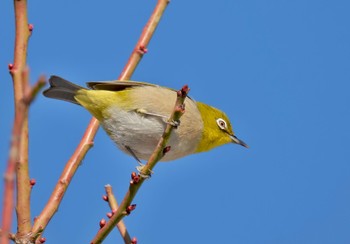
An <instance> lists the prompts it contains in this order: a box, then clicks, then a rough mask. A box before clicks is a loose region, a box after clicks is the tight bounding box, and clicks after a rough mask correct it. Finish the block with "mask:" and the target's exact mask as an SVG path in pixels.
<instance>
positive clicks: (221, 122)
mask: <svg viewBox="0 0 350 244" xmlns="http://www.w3.org/2000/svg"><path fill="white" fill-rule="evenodd" d="M216 123H217V124H218V126H219V127H220V129H222V130H226V129H227V125H226V121H225V120H223V119H221V118H219V119H217V120H216Z"/></svg>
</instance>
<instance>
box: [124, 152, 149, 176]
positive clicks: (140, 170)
mask: <svg viewBox="0 0 350 244" xmlns="http://www.w3.org/2000/svg"><path fill="white" fill-rule="evenodd" d="M125 148H126V150H128V152H129V153H130V154H131V156H133V158H134V159H135V160H136V161H137V163H138V164H139V166H137V167H136V169H137V171H138V172H139V175H140V176H141V177H142V178H145V179H148V178H151V176H152V174H153V171H152V170H149V172H148V173H147V174H142V173H141V172H142V169H143V168H144V167H145V165H144V164H143V163H142V162H141V160H140V159H139V158H138V157H137V156H136V154H135V153H134V151H133V150H132V149H131V148H130V147H129V146H125Z"/></svg>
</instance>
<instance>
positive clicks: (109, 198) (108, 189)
mask: <svg viewBox="0 0 350 244" xmlns="http://www.w3.org/2000/svg"><path fill="white" fill-rule="evenodd" d="M105 190H106V194H107V195H106V199H105V200H106V201H108V204H109V207H110V208H111V210H112V212H111V213H109V214H108V217H109V218H111V217H112V216H113V214H114V213H115V212H116V211H117V209H118V202H117V199H116V198H115V196H114V194H113V190H112V186H111V185H106V186H105ZM117 228H118V230H119V233H120V235H121V236H122V237H123V239H124V243H125V244H130V243H131V238H130V235H129V233H128V230H127V229H126V226H125V224H124V221H122V220H121V221H120V222H119V223H117Z"/></svg>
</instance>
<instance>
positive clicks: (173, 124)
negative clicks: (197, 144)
mask: <svg viewBox="0 0 350 244" xmlns="http://www.w3.org/2000/svg"><path fill="white" fill-rule="evenodd" d="M167 124H169V125H171V126H172V127H174V128H175V129H177V127H179V126H180V120H169V121H168V122H167Z"/></svg>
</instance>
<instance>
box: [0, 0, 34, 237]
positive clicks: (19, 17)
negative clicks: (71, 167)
mask: <svg viewBox="0 0 350 244" xmlns="http://www.w3.org/2000/svg"><path fill="white" fill-rule="evenodd" d="M14 11H15V25H16V36H15V50H14V63H13V64H10V65H9V69H10V74H11V76H12V80H13V87H14V102H15V119H14V125H13V129H12V138H11V146H10V147H11V148H10V155H9V159H8V164H7V170H6V173H5V190H4V206H3V213H4V214H3V220H2V225H3V230H2V231H3V233H8V232H9V230H10V228H11V222H12V210H13V205H14V199H13V197H14V181H15V178H16V182H17V207H16V210H17V235H18V236H21V235H23V236H25V235H26V234H28V233H29V232H30V229H31V223H30V184H29V183H28V182H29V171H28V117H27V110H28V106H29V105H28V104H27V105H26V104H25V103H23V97H24V96H25V95H24V90H25V89H27V88H26V87H27V86H28V75H26V74H25V73H27V70H26V62H27V61H26V59H27V46H28V40H29V37H30V34H31V30H32V27H31V28H30V27H29V25H28V17H27V1H26V0H18V1H16V0H14ZM16 166H17V170H16ZM15 173H16V176H17V177H15ZM19 210H21V211H19ZM8 241H9V240H8V239H7V238H6V235H5V234H3V235H2V237H1V243H8Z"/></svg>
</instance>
